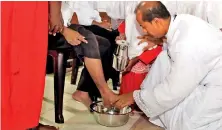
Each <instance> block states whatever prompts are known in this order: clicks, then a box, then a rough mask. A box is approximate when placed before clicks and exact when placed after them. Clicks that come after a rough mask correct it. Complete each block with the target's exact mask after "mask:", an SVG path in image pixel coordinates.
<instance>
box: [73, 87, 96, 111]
mask: <svg viewBox="0 0 222 130" xmlns="http://www.w3.org/2000/svg"><path fill="white" fill-rule="evenodd" d="M72 98H73V99H74V100H76V101H78V102H81V103H83V104H84V105H85V106H86V107H87V108H89V106H90V104H91V103H92V100H91V99H90V97H89V94H88V92H83V91H79V90H76V91H75V92H74V93H73V94H72Z"/></svg>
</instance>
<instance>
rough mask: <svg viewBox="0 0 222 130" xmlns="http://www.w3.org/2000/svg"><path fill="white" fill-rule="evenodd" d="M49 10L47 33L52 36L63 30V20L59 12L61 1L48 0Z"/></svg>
mask: <svg viewBox="0 0 222 130" xmlns="http://www.w3.org/2000/svg"><path fill="white" fill-rule="evenodd" d="M49 5H50V11H49V34H53V35H54V36H55V35H56V33H58V32H62V31H63V27H64V21H63V18H62V13H61V2H59V1H50V2H49Z"/></svg>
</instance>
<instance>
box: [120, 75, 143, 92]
mask: <svg viewBox="0 0 222 130" xmlns="http://www.w3.org/2000/svg"><path fill="white" fill-rule="evenodd" d="M146 75H147V73H133V72H129V73H127V74H125V75H123V76H122V83H121V86H120V94H126V93H130V92H133V91H135V90H139V89H140V85H141V84H142V82H143V80H144V79H145V77H146Z"/></svg>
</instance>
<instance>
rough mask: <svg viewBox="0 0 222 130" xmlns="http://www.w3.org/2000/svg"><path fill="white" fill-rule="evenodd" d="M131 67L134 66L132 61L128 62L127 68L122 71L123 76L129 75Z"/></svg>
mask: <svg viewBox="0 0 222 130" xmlns="http://www.w3.org/2000/svg"><path fill="white" fill-rule="evenodd" d="M133 65H134V63H133V61H132V60H128V63H127V66H126V68H125V69H124V70H123V72H122V74H123V75H125V74H127V73H129V72H130V70H131V69H132V68H133Z"/></svg>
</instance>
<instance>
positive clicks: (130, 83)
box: [120, 46, 162, 94]
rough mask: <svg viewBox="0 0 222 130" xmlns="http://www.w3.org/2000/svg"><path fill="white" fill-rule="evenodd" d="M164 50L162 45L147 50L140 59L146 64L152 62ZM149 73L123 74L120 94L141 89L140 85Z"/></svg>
mask: <svg viewBox="0 0 222 130" xmlns="http://www.w3.org/2000/svg"><path fill="white" fill-rule="evenodd" d="M161 51H162V47H160V46H158V47H157V48H155V49H153V50H150V51H145V52H143V53H142V54H141V55H140V56H139V59H140V61H142V62H143V63H144V64H146V65H148V64H150V63H151V62H152V61H153V60H155V58H156V57H157V56H158V55H159V53H160V52H161ZM146 75H147V73H134V72H129V73H127V74H125V75H123V76H122V83H121V86H120V94H125V93H130V92H133V91H135V90H139V89H140V85H141V84H142V82H143V80H144V79H145V77H146Z"/></svg>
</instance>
